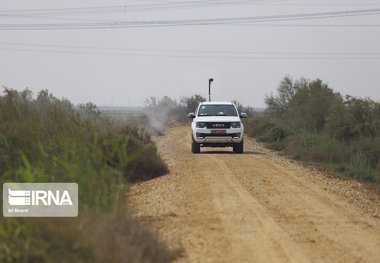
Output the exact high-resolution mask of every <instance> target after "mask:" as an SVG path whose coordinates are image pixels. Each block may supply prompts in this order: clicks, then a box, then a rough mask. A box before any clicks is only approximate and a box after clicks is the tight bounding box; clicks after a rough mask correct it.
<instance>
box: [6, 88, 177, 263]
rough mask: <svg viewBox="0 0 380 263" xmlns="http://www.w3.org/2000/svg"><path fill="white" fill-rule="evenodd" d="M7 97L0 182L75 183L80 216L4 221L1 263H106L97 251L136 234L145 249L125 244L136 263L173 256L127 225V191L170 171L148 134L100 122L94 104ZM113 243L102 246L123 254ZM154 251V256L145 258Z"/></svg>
mask: <svg viewBox="0 0 380 263" xmlns="http://www.w3.org/2000/svg"><path fill="white" fill-rule="evenodd" d="M4 93H5V94H4V95H3V96H0V181H1V183H5V182H76V183H78V185H79V217H78V218H71V219H64V218H42V219H41V218H38V219H33V218H2V219H1V220H0V240H1V244H0V262H104V260H106V259H107V257H105V256H102V255H101V254H100V253H99V252H98V251H96V249H97V248H98V247H99V246H100V243H99V242H102V240H111V239H112V238H113V239H114V240H117V239H123V238H125V237H122V236H121V235H122V234H125V235H128V234H129V233H135V235H136V236H135V238H136V240H138V242H140V243H141V244H142V245H141V247H137V246H135V247H134V248H133V249H132V248H131V249H130V248H129V247H128V246H129V245H131V246H132V245H133V244H132V243H133V242H132V241H131V242H132V243H126V244H125V245H126V247H125V248H124V249H125V251H127V252H125V253H130V255H129V256H130V257H131V258H133V257H134V256H133V255H134V253H135V252H138V253H137V255H138V258H137V259H136V257H135V262H156V260H155V257H156V256H157V257H158V258H166V259H168V258H172V257H173V255H174V254H173V253H171V252H170V251H169V250H167V249H161V248H163V247H165V245H163V244H160V242H159V241H157V238H156V237H155V236H154V235H152V234H147V233H148V231H143V230H141V231H135V232H133V231H134V230H133V229H130V227H129V226H128V224H130V225H133V226H136V227H138V226H139V225H138V223H136V222H135V221H136V220H135V219H133V218H132V217H130V216H128V219H125V214H126V213H129V211H127V210H126V208H125V198H124V196H125V191H126V189H127V186H128V185H130V184H131V183H133V182H136V181H142V180H148V179H150V178H154V177H157V176H160V175H162V174H164V173H166V172H167V167H166V165H165V164H164V163H163V162H162V160H161V159H160V158H159V156H158V155H157V151H156V148H155V146H154V144H153V143H152V142H151V140H150V137H149V136H148V135H147V134H146V133H145V132H144V131H141V130H138V129H136V128H133V127H130V126H129V125H128V124H123V125H118V126H117V128H116V126H115V125H113V124H112V123H109V121H108V120H100V119H99V118H98V116H99V112H98V111H97V109H96V106H95V105H93V104H92V103H87V104H85V105H81V106H80V107H74V106H73V105H72V104H71V103H70V102H69V101H67V100H59V99H57V98H55V97H53V96H52V95H51V94H49V93H48V92H47V91H46V90H43V91H41V92H40V93H39V94H38V95H37V97H36V98H33V96H32V93H31V92H30V91H29V90H24V91H22V92H17V91H15V90H9V89H5V91H4ZM0 198H1V199H2V195H1V197H0ZM123 217H124V219H125V220H127V221H126V222H124V221H123V220H124V219H123ZM99 218H104V221H102V220H99ZM107 218H108V219H107ZM110 218H113V219H112V220H111V219H110ZM106 219H107V220H106ZM94 221H95V222H96V225H93V223H92V222H94ZM109 223H112V225H111V226H109V225H107V224H109ZM91 227H95V228H96V229H98V230H101V229H107V231H108V230H109V231H110V232H112V234H113V235H114V236H108V235H109V234H108V233H107V231H100V232H96V233H98V235H97V236H96V235H95V237H96V238H93V237H94V236H93V233H92V232H91V231H89V230H88V229H89V228H91ZM94 233H95V232H94ZM118 233H119V234H118ZM117 235H119V236H117ZM144 240H145V241H146V242H147V244H146V246H144V245H143V243H144V242H145V241H144ZM110 242H111V241H110ZM114 245H115V242H114V241H113V243H112V242H111V243H110V245H109V247H108V248H106V247H105V245H104V244H103V245H102V246H104V248H105V249H107V251H109V253H113V254H115V255H126V254H125V253H124V252H123V253H124V254H123V253H122V252H120V251H118V249H120V247H119V246H114ZM151 246H154V247H151ZM157 247H159V248H160V251H158V250H157ZM151 250H154V251H156V252H154V253H153V252H152V253H151V252H149V253H150V254H149V255H146V254H145V252H144V251H151ZM127 258H128V257H127ZM116 259H117V258H115V260H116ZM118 260H119V261H122V260H121V258H118ZM162 261H164V260H162ZM113 262H118V261H113ZM131 262H133V260H131Z"/></svg>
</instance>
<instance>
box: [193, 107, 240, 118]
mask: <svg viewBox="0 0 380 263" xmlns="http://www.w3.org/2000/svg"><path fill="white" fill-rule="evenodd" d="M198 116H237V112H236V109H235V107H234V106H233V105H201V106H200V108H199V111H198Z"/></svg>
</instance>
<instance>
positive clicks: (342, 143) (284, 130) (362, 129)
mask: <svg viewBox="0 0 380 263" xmlns="http://www.w3.org/2000/svg"><path fill="white" fill-rule="evenodd" d="M265 102H266V105H267V110H266V112H265V114H264V115H263V116H255V117H253V118H250V119H248V120H247V122H246V125H245V126H246V132H247V134H248V135H249V136H252V137H255V138H257V140H258V141H260V142H265V143H266V145H267V146H269V147H270V148H272V149H275V150H281V151H283V152H284V153H286V154H288V155H290V156H291V157H293V158H295V159H298V160H302V161H307V162H314V163H317V164H319V165H321V166H323V167H325V168H329V169H333V170H335V171H338V172H340V173H342V174H344V175H347V176H349V177H352V178H355V179H357V180H360V181H364V182H369V183H375V184H377V185H378V184H379V182H380V167H379V164H380V103H378V102H375V101H373V100H371V99H369V98H355V97H351V96H342V95H341V94H340V93H338V92H335V91H334V90H333V89H331V88H330V87H329V86H328V85H327V84H326V83H324V82H323V81H322V80H320V79H316V80H306V79H304V78H301V79H299V80H296V81H294V80H293V79H292V78H291V77H285V78H284V79H283V80H282V81H281V83H280V85H279V88H278V89H277V92H276V93H275V94H271V95H270V96H267V97H266V99H265Z"/></svg>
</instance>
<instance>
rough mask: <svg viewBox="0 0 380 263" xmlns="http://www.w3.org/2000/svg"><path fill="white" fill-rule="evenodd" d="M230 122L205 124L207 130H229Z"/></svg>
mask: <svg viewBox="0 0 380 263" xmlns="http://www.w3.org/2000/svg"><path fill="white" fill-rule="evenodd" d="M230 126H231V122H206V127H207V129H229V128H230Z"/></svg>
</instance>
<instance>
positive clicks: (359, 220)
mask: <svg viewBox="0 0 380 263" xmlns="http://www.w3.org/2000/svg"><path fill="white" fill-rule="evenodd" d="M154 140H155V142H156V144H157V147H158V151H159V153H160V155H161V156H162V157H163V158H164V160H165V161H166V162H167V164H168V165H169V168H170V171H171V172H170V174H168V175H166V176H163V177H160V178H157V179H154V180H151V181H148V182H144V183H141V184H138V185H135V186H133V187H132V188H131V189H130V191H129V192H128V196H127V198H128V202H129V204H130V205H131V206H132V207H134V208H135V209H136V210H137V215H138V217H139V218H140V219H141V220H142V221H143V222H146V223H147V224H148V225H149V226H150V227H152V228H153V229H155V230H158V231H159V233H160V234H161V236H162V237H163V239H164V240H166V241H167V242H168V244H169V245H170V246H171V247H173V248H176V247H179V246H180V247H183V249H184V253H183V256H182V257H180V258H179V259H178V262H380V215H379V213H380V197H379V195H377V194H376V193H375V192H374V191H372V190H369V189H367V188H366V187H365V186H363V185H361V184H360V183H358V182H355V181H353V180H349V179H346V178H343V177H340V176H337V175H335V174H333V173H331V172H326V171H324V170H322V169H319V168H316V167H310V166H306V165H302V164H300V163H298V162H296V161H293V160H290V159H288V158H286V157H282V156H279V155H278V153H276V152H273V151H270V150H267V149H265V148H264V147H262V146H261V145H260V144H258V143H256V142H255V141H254V140H253V139H250V138H248V137H246V138H245V153H244V154H241V155H239V154H234V153H232V149H230V148H201V153H200V154H192V153H191V152H190V128H189V127H185V126H177V127H173V128H171V129H169V130H167V131H166V132H165V136H160V137H156V138H154Z"/></svg>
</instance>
